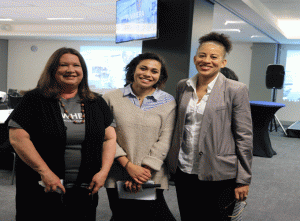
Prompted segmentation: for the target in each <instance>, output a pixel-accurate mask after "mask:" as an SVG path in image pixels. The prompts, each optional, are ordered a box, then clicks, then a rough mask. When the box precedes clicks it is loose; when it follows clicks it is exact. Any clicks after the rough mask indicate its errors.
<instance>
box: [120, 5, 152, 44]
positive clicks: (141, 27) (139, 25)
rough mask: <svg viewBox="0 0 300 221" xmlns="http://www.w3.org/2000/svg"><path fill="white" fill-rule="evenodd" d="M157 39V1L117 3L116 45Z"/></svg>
mask: <svg viewBox="0 0 300 221" xmlns="http://www.w3.org/2000/svg"><path fill="white" fill-rule="evenodd" d="M148 38H157V0H120V1H117V24H116V43H120V42H126V41H133V40H141V39H148Z"/></svg>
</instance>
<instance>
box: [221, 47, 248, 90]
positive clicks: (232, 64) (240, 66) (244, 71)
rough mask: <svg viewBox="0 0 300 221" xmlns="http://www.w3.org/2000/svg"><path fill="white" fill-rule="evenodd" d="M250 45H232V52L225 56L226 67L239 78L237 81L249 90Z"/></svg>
mask: <svg viewBox="0 0 300 221" xmlns="http://www.w3.org/2000/svg"><path fill="white" fill-rule="evenodd" d="M252 45H253V44H252V43H233V45H232V51H231V52H230V54H229V55H228V56H227V65H226V66H227V67H228V68H230V69H232V70H233V71H234V72H235V73H236V75H237V76H238V77H239V81H240V82H243V83H244V84H246V85H247V87H248V88H249V83H250V71H251V57H252Z"/></svg>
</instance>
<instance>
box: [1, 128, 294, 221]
mask: <svg viewBox="0 0 300 221" xmlns="http://www.w3.org/2000/svg"><path fill="white" fill-rule="evenodd" d="M270 138H271V143H272V147H273V149H274V150H275V151H276V152H277V155H275V156H273V157H272V158H262V157H254V160H253V167H252V168H253V179H252V184H251V186H250V193H249V197H248V200H247V202H248V205H247V207H246V208H245V210H244V212H243V220H244V221H260V220H261V221H287V220H288V221H297V220H300V206H299V202H300V187H299V184H300V139H299V138H289V137H285V136H284V135H283V132H282V130H281V128H279V129H278V131H277V132H275V131H273V132H270ZM14 194H15V185H10V170H7V169H5V170H0V221H10V220H14V215H15V210H14ZM99 196H100V200H99V206H98V208H97V221H109V220H110V217H111V212H110V209H109V206H108V201H107V196H106V192H105V189H102V190H101V191H100V192H99ZM165 197H166V201H167V203H168V205H169V207H170V210H171V211H172V212H173V215H174V216H175V218H176V219H177V220H180V216H179V211H178V205H177V201H176V192H175V188H174V187H173V186H171V188H170V190H169V191H165ZM199 213H201V211H199Z"/></svg>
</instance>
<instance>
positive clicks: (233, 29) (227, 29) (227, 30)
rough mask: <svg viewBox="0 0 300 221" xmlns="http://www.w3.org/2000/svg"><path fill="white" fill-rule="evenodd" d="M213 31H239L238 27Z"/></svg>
mask: <svg viewBox="0 0 300 221" xmlns="http://www.w3.org/2000/svg"><path fill="white" fill-rule="evenodd" d="M214 31H229V32H241V30H240V29H214Z"/></svg>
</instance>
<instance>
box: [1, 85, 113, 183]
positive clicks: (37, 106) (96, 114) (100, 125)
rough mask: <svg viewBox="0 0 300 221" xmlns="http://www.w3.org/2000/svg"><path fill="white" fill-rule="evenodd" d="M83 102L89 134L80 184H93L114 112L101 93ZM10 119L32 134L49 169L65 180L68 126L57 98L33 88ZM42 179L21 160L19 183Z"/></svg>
mask: <svg viewBox="0 0 300 221" xmlns="http://www.w3.org/2000/svg"><path fill="white" fill-rule="evenodd" d="M84 104H85V106H84V109H85V120H86V124H85V125H86V126H85V130H86V133H85V139H84V142H83V143H82V163H81V166H80V170H79V174H78V180H79V182H81V183H83V182H85V183H90V182H91V179H92V177H93V176H94V175H95V174H96V173H97V172H99V170H100V168H101V165H102V147H103V142H104V135H105V128H106V127H108V126H109V125H110V124H111V122H112V114H111V112H110V109H109V107H108V106H107V104H106V102H105V101H104V100H103V98H102V97H100V96H99V97H97V99H94V100H86V101H84ZM9 119H13V120H14V121H15V122H17V123H18V124H19V125H20V126H21V127H22V128H23V129H24V130H25V131H26V132H27V133H28V134H29V135H30V139H31V141H32V142H33V144H34V146H35V148H36V149H37V151H38V152H39V154H40V155H41V157H42V158H43V160H44V161H45V162H46V163H47V165H48V166H49V168H50V169H51V170H52V171H53V172H54V173H55V174H56V175H57V176H58V177H59V178H61V179H64V169H65V165H64V152H65V145H66V127H65V125H64V122H63V119H62V115H61V111H60V107H59V104H58V100H57V99H54V98H47V97H45V96H44V95H43V94H42V93H41V92H40V90H39V89H34V90H32V91H31V92H28V93H27V94H25V95H24V97H23V99H22V101H21V102H20V103H19V104H18V105H17V107H16V108H15V109H14V111H13V112H12V113H11V115H10V117H9V118H8V120H9ZM8 120H7V121H8ZM40 179H41V177H40V175H39V174H38V173H37V172H35V171H34V170H33V169H31V168H30V167H29V166H27V165H26V164H25V163H24V162H23V161H21V160H19V161H18V164H17V186H18V183H20V185H22V186H23V185H26V186H27V185H28V187H29V185H34V186H36V185H37V183H38V181H39V180H40ZM21 183H22V184H21ZM31 187H32V186H31ZM30 189H31V188H30Z"/></svg>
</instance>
